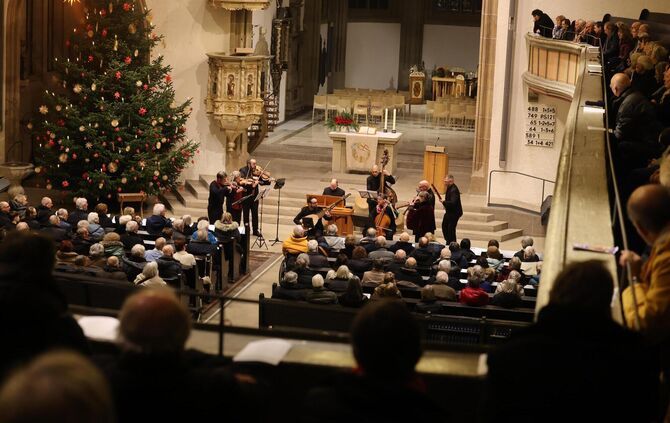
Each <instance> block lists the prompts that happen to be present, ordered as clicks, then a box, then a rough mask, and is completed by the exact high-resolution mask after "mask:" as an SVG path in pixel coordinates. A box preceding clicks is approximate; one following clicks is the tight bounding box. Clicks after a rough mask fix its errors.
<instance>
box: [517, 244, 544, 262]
mask: <svg viewBox="0 0 670 423" xmlns="http://www.w3.org/2000/svg"><path fill="white" fill-rule="evenodd" d="M521 261H522V262H537V261H540V258H539V257H538V256H537V254H535V248H533V247H531V246H528V247H526V248H525V249H524V250H523V258H522V259H521Z"/></svg>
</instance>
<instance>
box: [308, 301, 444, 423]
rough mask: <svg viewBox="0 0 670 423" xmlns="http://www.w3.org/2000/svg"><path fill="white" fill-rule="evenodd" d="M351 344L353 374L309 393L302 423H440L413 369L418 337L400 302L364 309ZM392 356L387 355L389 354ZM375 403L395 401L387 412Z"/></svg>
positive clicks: (417, 355) (337, 377) (340, 375)
mask: <svg viewBox="0 0 670 423" xmlns="http://www.w3.org/2000/svg"><path fill="white" fill-rule="evenodd" d="M351 343H352V347H353V352H354V358H355V359H356V364H357V369H356V370H355V371H351V372H347V373H337V374H336V375H335V376H334V377H333V379H332V380H327V381H326V383H324V384H323V385H322V386H320V387H317V388H314V389H312V390H311V391H310V392H309V394H308V395H307V397H306V399H305V401H304V403H303V405H302V407H300V408H299V409H300V411H301V414H302V419H301V420H300V421H303V422H305V423H316V422H324V423H331V422H345V421H359V422H400V421H407V422H410V421H416V422H429V421H442V420H444V412H443V411H442V410H440V408H439V407H438V406H437V405H436V404H435V403H434V402H433V401H432V400H431V399H429V397H428V395H427V394H426V392H425V390H424V389H422V388H421V387H423V386H425V385H424V383H423V382H422V381H421V379H420V378H419V376H418V374H417V373H416V372H415V370H414V368H415V366H416V364H417V363H418V362H419V359H420V358H421V354H422V352H421V334H420V330H419V327H418V325H417V323H416V321H415V320H414V318H413V317H412V316H411V315H410V313H409V312H408V311H407V308H406V307H405V305H404V304H403V303H402V302H398V301H379V302H374V303H371V304H368V305H366V306H365V307H363V309H362V310H361V311H360V312H359V313H358V315H357V316H356V318H355V319H354V323H353V325H352V330H351ZM391 351H392V352H393V353H390V352H391ZM373 392H374V395H375V396H376V397H378V398H386V399H388V398H397V399H398V401H394V402H393V403H392V406H390V404H391V403H389V402H388V401H383V400H382V401H370V395H371V393H373Z"/></svg>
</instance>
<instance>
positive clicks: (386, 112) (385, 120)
mask: <svg viewBox="0 0 670 423" xmlns="http://www.w3.org/2000/svg"><path fill="white" fill-rule="evenodd" d="M388 127H389V109H388V108H386V109H384V132H386V130H387V129H388Z"/></svg>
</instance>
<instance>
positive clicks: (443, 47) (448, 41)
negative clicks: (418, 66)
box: [422, 25, 479, 71]
mask: <svg viewBox="0 0 670 423" xmlns="http://www.w3.org/2000/svg"><path fill="white" fill-rule="evenodd" d="M422 50H423V61H424V62H425V65H426V69H428V70H431V69H433V66H434V65H437V67H438V68H439V67H441V66H449V67H454V66H459V67H462V68H465V69H466V70H468V71H476V70H477V65H478V62H479V27H478V26H453V25H424V27H423V49H422Z"/></svg>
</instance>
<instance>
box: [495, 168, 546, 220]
mask: <svg viewBox="0 0 670 423" xmlns="http://www.w3.org/2000/svg"><path fill="white" fill-rule="evenodd" d="M494 173H503V174H514V175H521V176H525V177H527V178H531V179H536V180H539V181H542V196H541V198H540V204H539V206H540V207H542V203H543V202H544V200H545V196H544V194H545V185H546V184H547V183H550V184H556V182H555V181H551V180H549V179H544V178H540V177H539V176H533V175H529V174H527V173H523V172H517V171H514V170H499V169H494V170H491V171H490V172H489V189H488V192H487V197H486V205H487V206H504V207H511V208H515V209H520V210H524V211H528V212H531V213H536V214H540V212H538V211H536V210H533V209H529V208H527V207H523V206H517V205H511V204H503V203H492V202H491V185H492V183H493V174H494Z"/></svg>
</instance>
